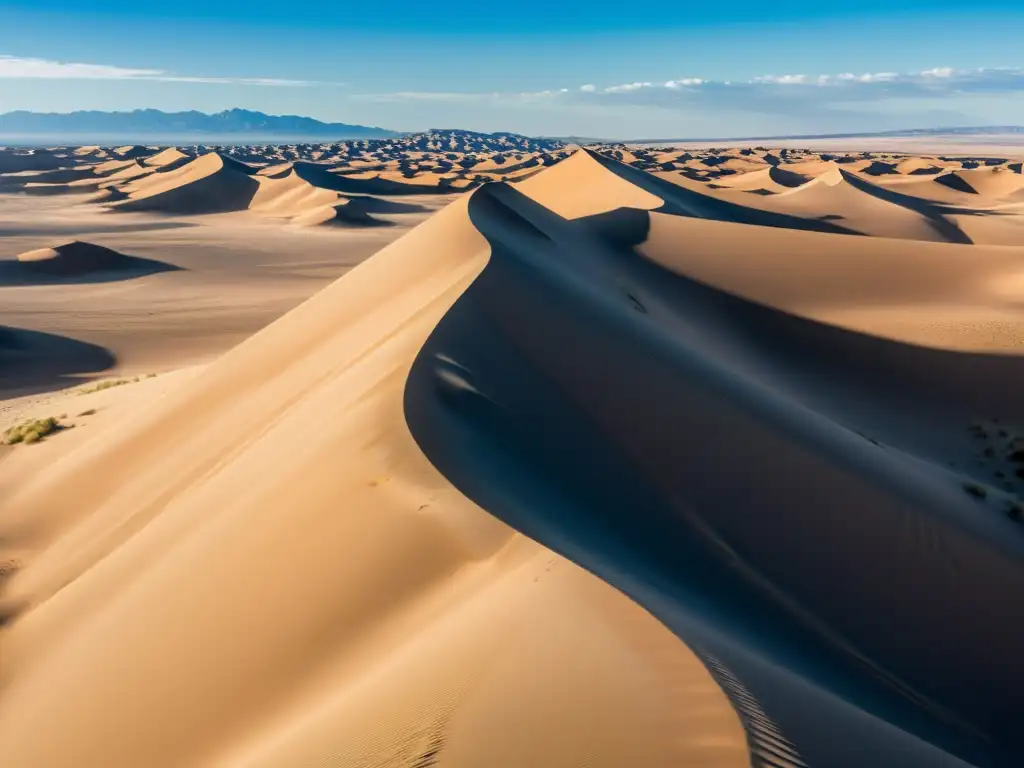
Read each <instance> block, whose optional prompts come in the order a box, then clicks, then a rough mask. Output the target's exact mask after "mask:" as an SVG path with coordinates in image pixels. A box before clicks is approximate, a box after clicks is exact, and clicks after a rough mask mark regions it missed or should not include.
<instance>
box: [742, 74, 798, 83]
mask: <svg viewBox="0 0 1024 768" xmlns="http://www.w3.org/2000/svg"><path fill="white" fill-rule="evenodd" d="M754 82H755V83H774V84H775V85H804V84H806V83H807V75H762V76H761V77H755V78H754Z"/></svg>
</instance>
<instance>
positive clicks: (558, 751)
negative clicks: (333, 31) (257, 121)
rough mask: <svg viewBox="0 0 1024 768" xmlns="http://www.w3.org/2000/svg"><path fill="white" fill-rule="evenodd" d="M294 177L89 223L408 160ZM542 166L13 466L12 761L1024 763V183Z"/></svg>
mask: <svg viewBox="0 0 1024 768" xmlns="http://www.w3.org/2000/svg"><path fill="white" fill-rule="evenodd" d="M129 149H130V148H129ZM441 151H443V149H442V150H441ZM175 152H177V150H175ZM136 154H138V153H136ZM278 159H283V160H284V161H285V162H283V163H267V164H266V165H265V166H264V167H262V168H261V169H259V170H253V169H252V168H251V167H248V169H247V168H239V167H238V166H237V165H236V163H241V162H243V160H234V159H232V158H229V157H226V156H222V155H218V154H216V153H207V154H204V155H200V156H199V157H198V158H197V159H192V158H189V157H187V156H186V157H184V158H182V157H178V156H176V155H173V154H172V155H169V156H166V157H163V158H160V159H159V160H158V161H155V162H154V158H153V157H149V161H150V164H149V165H147V159H146V158H145V157H141V156H140V157H133V158H130V159H128V160H124V161H120V160H118V161H117V162H118V163H121V162H124V163H131V164H132V165H123V166H121V165H117V166H116V167H117V168H118V170H113V171H112V173H121V172H126V177H130V178H128V180H126V181H124V182H123V183H119V184H118V185H116V186H113V187H110V188H109V189H111V190H113V189H116V190H117V191H116V193H115V192H111V194H112V195H114V194H116V195H117V197H118V200H117V201H112V202H110V203H109V205H110V206H111V207H112V208H115V209H116V208H118V207H122V208H134V209H140V208H154V207H160V208H163V209H167V210H171V209H174V210H180V209H181V208H182V206H185V207H188V206H193V205H197V204H198V202H197V201H204V202H203V203H202V204H203V205H204V206H210V205H214V206H216V205H220V206H222V209H223V208H225V207H230V208H233V209H240V208H243V207H244V208H245V209H246V210H249V209H251V210H253V211H256V212H261V211H262V212H263V213H265V214H266V213H271V214H274V215H280V216H283V217H295V216H299V217H302V216H310V215H313V216H314V218H315V217H320V216H323V217H326V218H330V217H331V216H341V217H346V216H349V215H352V216H356V217H358V216H360V215H366V216H369V215H371V213H372V212H371V211H370V210H369V209H368V208H363V209H362V210H360V208H359V205H360V203H359V202H358V201H357V200H351V201H349V200H348V198H344V196H345V195H349V194H369V195H371V196H372V195H374V194H375V193H374V192H372V191H367V190H366V189H365V188H364V187H361V188H360V189H359V190H358V191H356V190H355V189H354V188H352V187H349V186H348V185H350V184H355V183H356V182H360V181H367V182H370V181H372V182H375V183H377V184H378V185H381V184H385V183H386V184H399V183H405V182H402V181H399V180H397V179H395V178H385V177H384V175H383V174H382V173H381V172H379V171H378V172H375V173H376V175H375V176H374V177H373V178H369V177H367V178H365V179H361V178H360V176H361V173H356V174H339V173H335V172H332V171H328V170H325V169H324V168H322V167H319V166H317V165H315V164H307V161H303V160H296V159H294V158H291V159H289V158H278ZM99 160H102V162H104V163H107V162H110V160H109V159H108V158H99ZM134 164H137V165H134ZM502 164H505V163H502ZM115 165H116V164H115ZM967 165H972V163H968V164H967ZM167 166H171V167H172V170H169V171H166V172H164V173H144V172H143V170H144V169H146V168H153V167H167ZM543 166H544V163H543V162H540V161H538V164H537V166H535V167H532V168H531V170H532V171H533V173H531V174H530V175H529V176H528V177H527V178H524V179H521V180H519V181H517V183H515V184H511V183H505V182H500V181H499V182H497V183H488V184H482V185H481V186H480V187H479V188H478V189H475V190H474V191H471V192H469V193H468V194H465V195H462V196H460V197H458V198H457V199H455V200H454V202H452V203H451V204H450V205H448V206H447V207H446V208H444V209H443V210H441V211H440V212H439V213H437V214H435V215H434V216H433V217H431V218H430V219H428V220H427V221H426V222H424V223H423V224H420V225H419V226H418V227H416V228H415V229H413V230H412V231H410V232H409V233H408V234H406V235H405V236H403V237H402V238H400V239H399V240H397V241H395V242H394V243H392V244H390V245H388V246H387V247H385V248H384V249H383V250H381V251H379V252H378V253H377V254H376V255H374V256H373V257H372V258H370V259H368V260H367V261H365V262H364V263H362V264H360V265H359V266H357V267H356V268H355V269H353V270H352V271H351V272H349V273H348V274H346V275H345V276H344V277H342V278H341V279H340V280H338V281H337V282H335V283H333V284H331V285H330V286H329V287H328V288H326V289H325V290H323V291H321V292H320V293H318V294H317V295H316V296H314V297H313V298H312V299H310V300H308V301H307V302H305V303H304V304H302V305H300V306H299V307H298V308H297V309H295V310H293V311H291V312H290V313H288V314H286V315H285V316H284V317H282V318H281V319H279V320H278V321H276V322H274V323H273V324H271V325H270V326H268V327H267V328H265V329H264V330H263V331H261V332H259V333H257V334H256V335H254V336H252V337H251V338H250V339H248V340H247V341H245V342H244V343H242V344H241V345H239V346H237V347H235V348H234V349H232V350H231V351H230V352H228V353H227V354H225V355H224V356H223V357H221V358H220V359H218V360H217V361H216V362H214V363H213V364H211V365H210V366H209V367H208V368H206V369H205V370H203V371H202V372H201V373H200V374H198V375H196V376H195V377H194V378H191V379H189V380H187V381H184V382H183V383H182V384H181V385H180V386H179V387H176V388H175V389H173V390H171V391H169V392H168V393H167V394H166V395H165V396H163V397H161V398H159V399H156V400H154V401H153V402H151V403H150V404H148V405H147V407H146V408H145V409H144V410H143V411H142V412H138V413H135V414H134V415H133V416H132V417H131V418H130V419H123V420H121V421H118V422H116V423H115V424H113V425H112V426H110V427H109V428H106V429H104V430H102V431H101V430H96V431H95V432H94V433H92V434H89V435H88V436H87V437H79V436H75V439H76V441H77V442H75V444H74V449H73V450H58V443H59V441H60V440H64V438H59V439H54V440H52V441H47V443H46V444H45V445H43V446H39V448H38V450H39V451H45V450H50V449H52V451H53V453H52V459H51V460H49V461H47V462H45V465H44V464H42V463H36V464H30V463H29V462H30V460H29V459H28V458H24V459H23V458H20V457H23V456H30V455H31V454H32V452H33V451H35V450H37V449H35V448H28V449H24V450H20V449H11V455H10V456H9V457H7V458H5V459H4V464H6V465H7V466H6V467H5V468H3V469H5V470H6V471H4V472H2V473H0V476H2V478H3V483H2V485H0V493H2V494H3V496H4V498H5V502H4V504H3V507H2V509H0V561H3V562H6V563H7V565H6V566H4V571H3V573H4V577H3V582H2V587H0V616H2V620H3V621H4V622H5V624H4V626H3V627H2V629H0V659H2V662H0V764H3V765H10V766H106V767H108V768H119V767H120V766H124V767H125V768H137V767H138V766H150V767H152V768H158V767H159V766H186V765H187V766H246V767H247V768H256V767H260V768H263V767H266V768H270V767H271V766H273V767H275V768H276V767H279V766H289V767H290V768H299V767H301V766H310V768H312V766H328V765H330V766H339V767H340V766H346V767H348V766H367V767H368V768H369V767H371V766H372V767H373V768H426V767H427V766H441V767H444V768H480V767H481V766H487V767H488V768H524V767H525V766H531V767H533V768H567V767H568V766H603V767H605V768H621V767H622V766H635V767H636V768H641V767H645V766H649V767H650V768H664V767H665V766H696V767H700V768H705V767H707V768H717V767H719V766H721V767H722V768H725V767H726V766H728V767H730V768H732V767H733V766H735V767H736V768H739V766H748V765H756V766H811V767H815V766H830V767H832V766H839V767H841V768H842V767H845V766H850V768H853V767H854V766H858V767H862V766H865V765H886V766H907V767H915V766H921V767H925V766H928V767H930V766H939V765H941V766H949V767H953V766H975V767H976V768H989V767H997V768H1002V767H1004V766H1005V767H1007V768H1009V766H1013V765H1019V764H1020V757H1021V748H1020V746H1019V739H1018V736H1017V733H1016V731H1017V728H1018V727H1019V717H1020V707H1019V701H1020V691H1021V690H1024V665H1022V664H1021V663H1020V653H1021V648H1022V647H1024V618H1022V614H1021V611H1020V610H1019V608H1018V607H1019V606H1020V605H1022V604H1024V579H1022V575H1024V574H1022V565H1021V564H1022V559H1021V558H1022V555H1024V526H1022V524H1021V520H1022V518H1024V501H1022V499H1024V400H1022V399H1021V398H1020V397H1019V382H1020V381H1021V373H1022V362H1021V359H1020V357H1019V349H1020V339H1021V332H1022V328H1024V326H1022V319H1024V318H1022V314H1021V306H1022V304H1021V298H1022V296H1024V294H1022V291H1024V280H1022V274H1024V273H1022V272H1021V266H1020V265H1021V263H1022V262H1021V259H1022V256H1024V238H1021V237H1020V236H1019V233H1020V232H1021V231H1022V230H1021V229H1020V227H1021V220H1020V218H1019V216H1020V214H1019V213H1018V207H1017V206H1019V205H1020V204H1021V201H1020V200H1019V199H1018V198H1019V197H1020V196H1021V195H1022V194H1024V193H1022V192H1021V190H1022V189H1024V183H1022V181H1024V177H1022V176H1021V174H1020V168H1019V167H1018V168H1016V169H1014V168H1012V167H1010V165H1009V164H1006V163H1002V164H1001V165H999V166H998V167H995V166H993V167H988V166H979V167H977V168H974V167H965V163H964V162H963V161H952V160H944V159H941V158H923V159H920V162H909V161H908V160H907V159H906V158H886V157H881V158H880V157H874V158H862V157H841V158H833V157H824V158H823V157H821V156H809V155H800V154H797V153H789V154H787V153H784V152H783V153H779V152H774V151H768V150H744V151H740V150H733V151H729V152H717V153H716V152H711V153H704V154H701V155H694V154H692V153H684V152H682V151H678V150H676V151H668V150H665V151H644V150H636V151H633V150H628V149H625V148H611V149H605V150H602V151H601V152H600V153H599V152H593V151H588V150H579V151H576V152H575V153H574V154H572V155H571V156H570V157H568V158H567V159H564V160H561V162H558V163H557V164H552V166H551V167H548V168H544V167H543ZM114 167H115V166H113V165H112V166H108V169H112V168H114ZM140 169H143V170H140ZM537 171H539V172H537ZM328 173H329V174H330V176H329V177H325V174H328ZM46 183H60V184H75V183H76V182H75V181H70V182H69V181H60V182H46ZM90 183H92V181H90ZM473 185H475V182H473ZM183 189H190V190H191V191H190V192H189V193H188V194H184V193H183V192H181V190H183ZM385 192H386V193H391V192H393V190H392V189H390V188H389V189H388V190H385ZM332 195H338V196H341V197H334V196H332ZM342 198H344V200H345V201H346V202H342ZM1022 199H1024V198H1022ZM363 204H364V205H365V203H363ZM349 205H353V206H355V207H354V208H353V209H352V210H351V211H348V206H349ZM370 205H372V203H371V204H370ZM40 258H42V257H40ZM78 431H79V430H75V432H78ZM69 440H70V438H69ZM40 455H41V454H40ZM19 462H23V463H19ZM29 467H32V468H34V469H32V471H29V469H28V468H29ZM19 468H22V469H19ZM15 469H19V471H17V472H15V471H14V470H15Z"/></svg>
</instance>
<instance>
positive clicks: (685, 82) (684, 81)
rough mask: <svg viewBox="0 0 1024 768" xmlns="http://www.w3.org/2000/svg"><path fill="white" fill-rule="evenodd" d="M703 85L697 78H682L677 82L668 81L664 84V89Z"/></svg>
mask: <svg viewBox="0 0 1024 768" xmlns="http://www.w3.org/2000/svg"><path fill="white" fill-rule="evenodd" d="M703 83H704V81H703V80H701V79H700V78H699V77H684V78H681V79H679V80H668V81H666V83H665V87H666V88H690V87H692V86H695V85H702V84H703Z"/></svg>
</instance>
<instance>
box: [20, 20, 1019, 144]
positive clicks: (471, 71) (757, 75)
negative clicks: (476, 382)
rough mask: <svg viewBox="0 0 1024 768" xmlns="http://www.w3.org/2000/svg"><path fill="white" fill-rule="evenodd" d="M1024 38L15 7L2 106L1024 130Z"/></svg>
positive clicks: (879, 26) (936, 26) (1013, 23)
mask: <svg viewBox="0 0 1024 768" xmlns="http://www.w3.org/2000/svg"><path fill="white" fill-rule="evenodd" d="M41 5H45V9H46V10H45V11H41V10H38V8H39V7H40V6H41ZM897 5H898V6H899V10H894V6H897ZM1022 33H1024V2H1021V0H1012V1H1011V0H977V2H972V3H967V2H964V0H956V1H954V0H930V1H928V2H926V1H925V0H902V2H900V3H895V2H893V0H857V1H856V2H854V1H853V0H833V1H832V2H827V3H826V2H808V1H807V0H777V1H776V2H750V1H749V0H732V2H722V3H711V2H701V3H687V2H680V0H674V1H668V0H648V1H647V2H644V3H637V4H628V3H619V4H617V5H613V4H611V3H609V2H603V3H602V2H577V1H576V0H567V1H563V2H559V3H552V2H540V1H539V0H519V1H518V2H515V1H511V2H505V3H495V2H487V1H486V0H475V1H474V2H466V1H465V0H448V1H447V2H443V1H442V2H433V3H427V2H422V1H419V2H412V1H410V0H388V1H387V2H381V3H374V2H365V1H364V2H361V3H346V2H343V1H342V0H332V1H331V2H323V1H322V0H306V1H304V2H301V3H286V2H283V0H275V2H264V1H263V0H250V2H242V1H241V0H227V1H225V0H220V1H218V0H208V1H207V2H200V1H199V0H179V1H178V2H173V3H170V2H162V1H161V0H151V1H150V2H140V1H139V0H130V1H129V0H113V1H110V0H108V1H107V2H102V1H100V0H78V1H77V2H71V1H70V0H47V2H46V3H45V4H42V3H39V2H38V1H36V2H31V3H30V2H23V1H22V0H19V1H18V2H13V3H11V2H4V0H0V111H8V110H13V109H32V110H36V111H60V112H64V111H71V110H75V109H108V110H110V109H135V108H143V107H154V108H159V109H165V110H182V109H200V110H203V111H217V110H220V109H225V108H230V107H243V108H248V109H258V110H262V111H265V112H270V113H276V114H281V113H291V114H303V115H310V116H312V117H316V118H319V119H322V120H331V121H343V122H351V123H360V124H368V125H382V126H386V127H389V128H395V129H398V130H416V129H421V128H426V127H462V128H470V129H475V130H488V131H491V130H515V131H521V132H525V133H532V134H549V135H550V134H578V135H590V136H602V137H605V136H607V137H634V138H635V137H686V136H723V137H725V136H736V135H765V134H773V133H817V132H835V131H843V130H851V131H852V130H884V129H891V128H900V127H926V126H937V125H968V124H970V125H979V124H980V125H984V124H1005V123H1014V124H1024V54H1022V53H1021V49H1020V43H1019V41H1020V39H1021V34H1022Z"/></svg>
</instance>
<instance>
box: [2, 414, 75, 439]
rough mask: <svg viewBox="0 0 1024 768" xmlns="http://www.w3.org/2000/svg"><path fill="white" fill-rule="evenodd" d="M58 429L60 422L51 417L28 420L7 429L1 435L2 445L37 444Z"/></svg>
mask: <svg viewBox="0 0 1024 768" xmlns="http://www.w3.org/2000/svg"><path fill="white" fill-rule="evenodd" d="M58 429H61V425H60V422H58V421H57V419H55V418H54V417H53V416H48V417H47V418H45V419H29V420H28V421H24V422H22V423H21V424H16V425H15V426H13V427H10V428H9V429H7V431H5V432H4V435H3V444H4V445H14V444H15V443H38V442H39V441H40V440H42V439H43V438H44V437H46V436H47V435H49V434H52V433H53V432H56V431H57V430H58Z"/></svg>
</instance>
